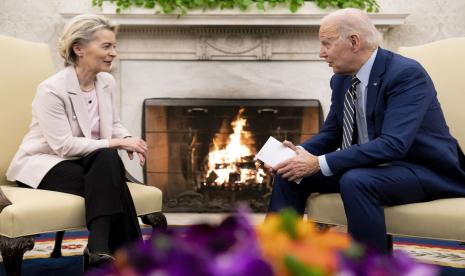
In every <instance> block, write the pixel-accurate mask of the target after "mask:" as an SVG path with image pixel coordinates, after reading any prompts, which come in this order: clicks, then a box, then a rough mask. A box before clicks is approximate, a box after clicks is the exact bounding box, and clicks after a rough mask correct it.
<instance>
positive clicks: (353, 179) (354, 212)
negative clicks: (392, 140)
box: [269, 164, 434, 253]
mask: <svg viewBox="0 0 465 276" xmlns="http://www.w3.org/2000/svg"><path fill="white" fill-rule="evenodd" d="M315 192H318V193H335V192H340V194H341V197H342V200H343V202H344V209H345V212H346V216H347V223H348V231H349V233H350V234H351V235H352V237H353V238H354V239H356V240H357V241H361V242H363V243H366V244H367V245H368V246H370V247H373V248H375V249H377V250H379V251H381V252H383V253H387V252H388V248H387V240H386V225H385V221H384V210H383V206H391V205H400V204H407V203H414V202H421V201H427V200H430V199H431V198H432V197H434V195H427V194H426V193H425V191H424V190H423V188H422V186H421V184H420V182H419V180H418V178H417V176H416V175H415V174H414V173H413V172H412V171H411V170H410V169H409V168H407V167H404V166H402V165H395V164H393V165H388V166H382V167H374V168H357V169H351V170H349V171H347V172H346V173H344V174H342V175H341V176H329V177H327V176H324V175H322V174H321V173H317V174H315V175H313V176H310V177H305V178H304V179H303V180H302V181H301V182H300V184H296V183H294V182H288V181H287V180H285V179H283V178H282V177H280V176H279V175H277V176H276V177H275V179H274V186H273V192H272V195H271V202H270V207H269V211H270V212H277V211H279V210H281V209H283V208H286V207H292V208H294V209H295V210H296V211H297V212H299V213H300V214H303V213H304V210H305V205H306V201H307V198H308V196H309V195H310V194H311V193H315Z"/></svg>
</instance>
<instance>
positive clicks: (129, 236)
mask: <svg viewBox="0 0 465 276" xmlns="http://www.w3.org/2000/svg"><path fill="white" fill-rule="evenodd" d="M81 162H82V164H83V166H84V169H85V172H86V173H85V183H87V184H86V186H85V195H86V196H85V197H86V217H87V221H88V222H92V221H93V220H95V219H97V218H99V217H101V216H111V222H110V223H109V224H110V229H109V232H108V234H109V241H108V248H109V252H111V253H113V252H114V251H115V250H116V249H117V248H118V247H120V246H122V245H123V244H126V243H128V242H133V241H136V240H140V239H141V231H140V227H139V221H138V220H137V214H136V210H135V207H134V203H133V201H132V197H131V194H130V192H129V189H128V187H127V184H126V181H125V177H124V172H125V169H124V165H123V162H122V161H121V158H120V157H119V155H118V152H117V151H116V150H115V149H100V150H97V151H95V152H93V153H91V154H90V155H88V156H86V157H84V158H82V159H81ZM107 224H108V222H107ZM107 224H105V225H107ZM98 225H100V223H98ZM92 226H93V223H91V227H92Z"/></svg>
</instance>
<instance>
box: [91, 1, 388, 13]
mask: <svg viewBox="0 0 465 276" xmlns="http://www.w3.org/2000/svg"><path fill="white" fill-rule="evenodd" d="M103 1H105V0H91V3H92V6H99V7H101V6H102V3H103ZM108 1H110V3H115V4H116V9H115V11H116V13H121V11H122V10H124V9H128V8H130V7H132V6H136V7H144V8H147V9H154V8H155V6H156V5H159V6H160V7H161V10H162V11H163V13H167V14H169V13H173V12H175V11H179V12H180V13H181V15H185V14H187V13H188V11H189V10H190V9H196V8H201V9H203V10H205V9H214V8H220V9H232V8H234V7H237V8H239V9H240V10H242V11H245V10H247V9H248V8H249V7H250V6H251V5H253V4H254V3H255V5H256V7H257V9H259V10H266V6H268V7H270V8H274V7H276V6H277V4H279V3H284V4H286V5H288V7H289V10H290V11H291V12H296V11H297V10H298V9H299V8H300V7H302V5H304V3H305V0H108ZM308 1H312V2H315V4H316V5H317V6H318V7H320V8H321V9H326V8H328V7H333V8H345V7H353V8H359V9H362V10H366V11H368V12H378V11H379V5H378V3H377V2H376V1H377V0H308ZM265 3H267V5H266V4H265ZM157 13H158V11H157Z"/></svg>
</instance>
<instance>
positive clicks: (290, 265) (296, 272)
mask: <svg viewBox="0 0 465 276" xmlns="http://www.w3.org/2000/svg"><path fill="white" fill-rule="evenodd" d="M284 264H285V266H286V268H287V270H288V271H289V274H290V275H291V276H324V275H325V273H324V271H323V270H322V269H321V268H318V267H309V266H306V265H305V264H304V263H302V262H301V261H299V260H298V259H297V258H296V257H294V256H286V257H284Z"/></svg>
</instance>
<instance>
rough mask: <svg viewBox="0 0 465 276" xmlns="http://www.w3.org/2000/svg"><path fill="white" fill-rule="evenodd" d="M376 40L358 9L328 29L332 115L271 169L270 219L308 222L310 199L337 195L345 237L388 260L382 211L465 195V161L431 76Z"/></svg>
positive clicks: (325, 24) (337, 17) (330, 21)
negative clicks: (288, 213) (290, 212)
mask: <svg viewBox="0 0 465 276" xmlns="http://www.w3.org/2000/svg"><path fill="white" fill-rule="evenodd" d="M379 37H380V36H379V34H378V32H377V30H376V28H375V27H374V25H373V23H372V22H371V21H370V19H369V17H368V16H367V14H366V13H364V12H362V11H360V10H356V9H343V10H339V11H336V12H334V13H331V14H329V15H328V16H326V17H325V18H324V19H323V20H322V22H321V26H320V31H319V39H320V42H321V50H320V57H322V58H324V59H325V61H326V62H327V63H328V64H329V66H330V67H331V68H332V69H333V71H334V73H335V74H334V76H333V77H332V78H331V89H332V97H331V108H330V111H329V114H328V116H327V118H326V120H325V123H324V126H323V127H322V129H321V131H320V133H319V134H318V135H316V136H314V137H313V138H312V139H310V140H308V141H306V142H304V143H303V144H302V145H301V146H297V147H296V146H294V145H293V144H291V143H290V142H285V144H286V145H287V146H289V147H290V148H292V149H294V150H295V151H296V152H297V156H296V157H294V158H291V159H289V160H287V161H285V162H283V163H281V164H279V165H278V166H277V167H275V168H274V170H273V172H274V173H277V175H276V177H275V180H274V186H273V192H272V196H271V202H270V207H269V211H270V212H276V211H279V210H280V209H282V208H285V207H293V208H295V209H296V210H297V211H298V212H300V213H303V212H304V209H305V203H306V200H307V197H308V195H309V194H310V193H313V192H320V193H326V192H340V193H341V197H342V199H343V202H344V209H345V212H346V216H347V221H348V231H349V233H350V234H352V236H353V237H354V238H355V239H356V240H359V241H362V242H366V243H367V244H369V246H372V247H374V248H377V249H378V250H380V251H381V252H388V246H387V240H386V226H385V221H384V212H383V208H382V206H383V205H399V204H406V203H413V202H421V201H428V200H432V199H437V198H442V197H452V196H457V195H465V157H464V155H463V152H462V150H461V149H460V147H459V145H458V143H457V141H456V140H455V139H454V138H453V137H452V136H451V134H450V132H449V129H448V127H447V125H446V122H445V119H444V116H443V113H442V110H441V107H440V105H439V102H438V100H437V97H436V91H435V88H434V86H433V83H432V81H431V79H430V77H429V76H428V74H427V73H426V71H425V70H424V69H423V68H422V66H421V65H420V64H419V63H418V62H416V61H414V60H411V59H407V58H405V57H402V56H400V55H397V54H395V53H392V52H390V51H387V50H384V49H382V48H380V47H379V41H380V38H379ZM338 149H339V150H338ZM301 177H303V180H302V181H301V182H300V184H296V183H294V182H293V181H294V180H296V179H298V178H301Z"/></svg>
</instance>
